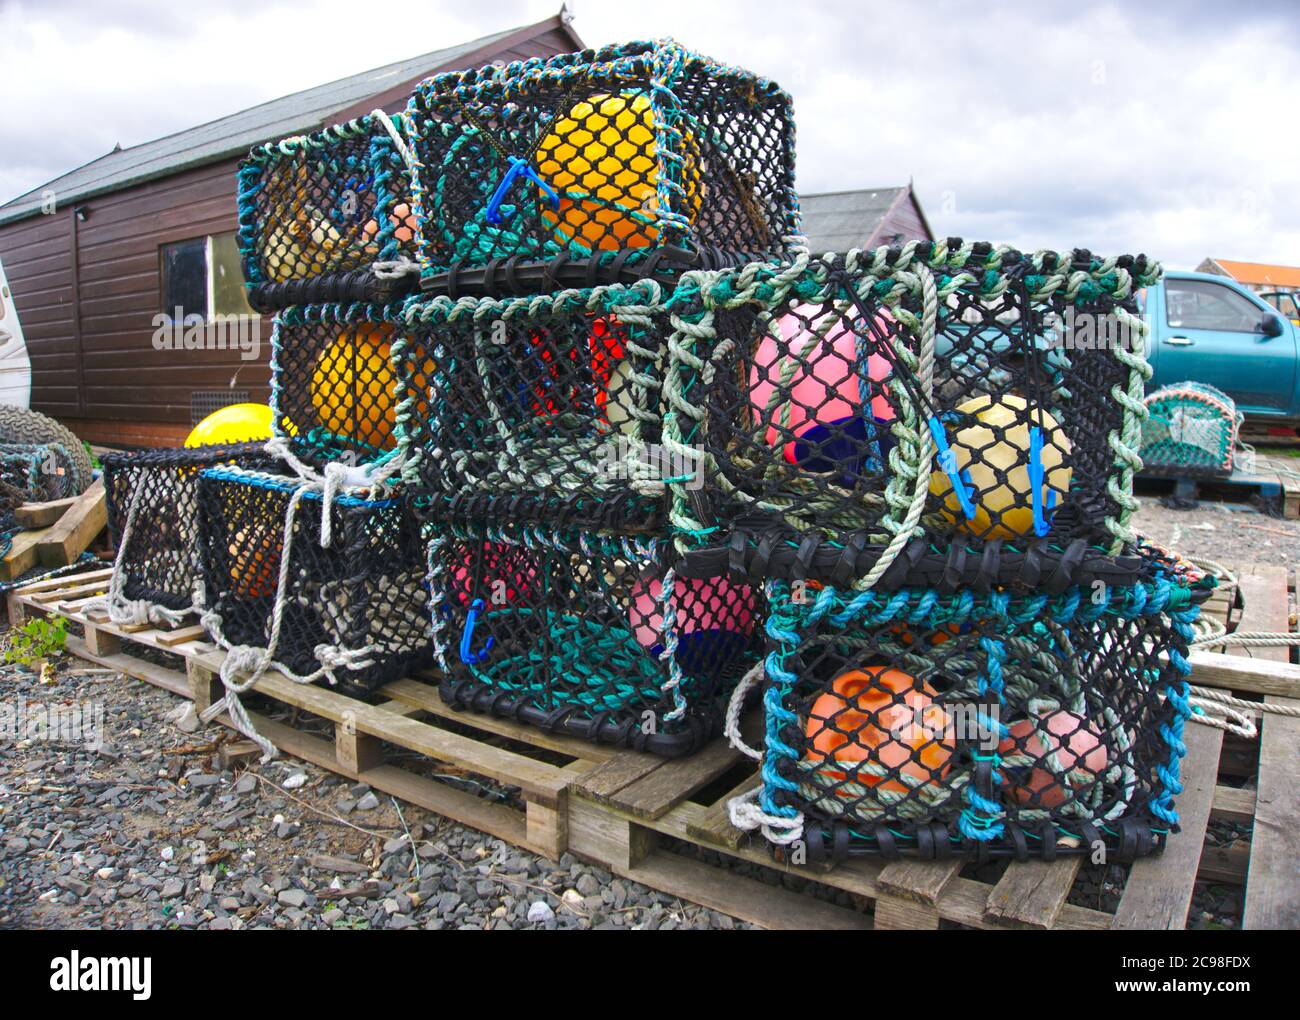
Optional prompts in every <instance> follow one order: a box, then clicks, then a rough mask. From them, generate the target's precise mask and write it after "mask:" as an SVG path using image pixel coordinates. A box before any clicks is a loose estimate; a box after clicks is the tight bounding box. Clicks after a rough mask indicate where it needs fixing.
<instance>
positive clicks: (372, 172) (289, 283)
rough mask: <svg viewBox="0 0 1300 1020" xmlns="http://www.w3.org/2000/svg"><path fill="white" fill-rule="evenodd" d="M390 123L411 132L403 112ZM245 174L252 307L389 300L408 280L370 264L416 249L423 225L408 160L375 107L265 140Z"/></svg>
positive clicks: (242, 194)
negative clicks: (378, 273) (412, 195)
mask: <svg viewBox="0 0 1300 1020" xmlns="http://www.w3.org/2000/svg"><path fill="white" fill-rule="evenodd" d="M392 124H393V127H394V131H396V132H397V134H398V135H399V137H404V133H405V127H404V125H405V121H404V119H403V118H402V117H401V116H396V117H393V118H392ZM238 179H239V245H240V254H241V256H242V259H243V267H244V279H245V281H246V282H247V284H248V290H249V302H250V304H252V305H253V307H255V308H261V309H273V308H279V307H285V306H287V305H291V304H301V303H312V302H322V301H344V300H358V301H364V300H381V299H383V298H382V295H384V294H389V293H392V292H394V291H396V290H398V289H400V288H401V287H402V284H401V283H400V282H399V280H398V279H387V278H380V277H376V275H375V274H374V272H373V271H372V270H373V267H374V265H375V263H380V264H381V265H382V264H384V263H394V262H397V261H399V260H402V259H410V258H412V257H413V256H414V254H415V232H416V225H415V216H414V214H413V212H412V209H411V198H410V176H409V173H408V172H407V168H406V163H405V160H404V159H403V157H402V155H401V153H400V152H399V150H398V148H397V146H396V144H395V143H394V141H393V138H392V136H391V135H390V134H389V133H388V131H387V130H386V129H385V128H384V126H383V125H382V123H380V122H379V121H378V120H377V119H376V118H375V117H374V116H372V115H369V114H367V115H366V116H364V117H358V118H356V119H355V120H351V121H347V122H346V123H343V124H337V125H334V126H333V127H330V128H326V129H325V130H323V131H318V132H316V133H314V134H310V135H301V136H296V137H293V138H286V139H284V140H282V141H279V142H272V143H269V144H266V145H261V146H258V147H257V148H255V149H253V150H252V152H250V153H249V155H248V157H247V158H246V159H245V160H244V161H243V162H242V163H241V164H240V167H239V174H238ZM405 281H406V286H407V287H408V288H409V286H410V285H412V284H413V283H414V276H413V275H410V276H407V277H405Z"/></svg>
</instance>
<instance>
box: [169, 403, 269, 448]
mask: <svg viewBox="0 0 1300 1020" xmlns="http://www.w3.org/2000/svg"><path fill="white" fill-rule="evenodd" d="M270 438H271V409H270V408H269V407H267V406H266V405H265V404H231V405H229V406H228V407H223V408H221V409H220V410H217V411H213V412H212V413H211V414H210V415H208V416H207V417H206V418H204V419H203V420H202V421H201V422H199V423H198V424H197V425H195V426H194V429H193V431H191V432H190V434H189V435H188V436H187V437H186V438H185V447H186V449H190V450H192V449H194V448H195V447H197V446H221V445H224V444H227V443H251V442H256V441H259V440H262V439H270Z"/></svg>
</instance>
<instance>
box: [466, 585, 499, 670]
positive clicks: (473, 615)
mask: <svg viewBox="0 0 1300 1020" xmlns="http://www.w3.org/2000/svg"><path fill="white" fill-rule="evenodd" d="M481 612H483V600H482V599H475V600H474V601H473V602H471V603H470V606H469V615H468V616H466V617H465V629H464V631H462V632H461V635H460V661H461V662H463V663H465V664H466V665H469V666H476V665H478V664H479V663H480V662H482V661H483V660H484V659H486V658H487V657H488V652H490V651H491V650H492V645H493V644H494V643H495V642H496V638H494V637H489V638H488V639H487V644H485V645H484V646H483V651H481V652H471V651H470V645H472V644H473V643H474V624H476V623H478V616H479V613H481Z"/></svg>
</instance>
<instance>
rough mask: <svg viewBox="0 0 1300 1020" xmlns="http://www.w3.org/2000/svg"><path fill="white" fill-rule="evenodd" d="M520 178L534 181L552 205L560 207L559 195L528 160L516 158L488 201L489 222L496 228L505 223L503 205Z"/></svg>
mask: <svg viewBox="0 0 1300 1020" xmlns="http://www.w3.org/2000/svg"><path fill="white" fill-rule="evenodd" d="M520 177H527V178H528V179H529V180H530V181H533V182H534V183H535V184H536V185H537V186H538V187H539V188H541V189H542V191H544V192H545V193H546V197H547V198H548V199H549V200H550V203H551V205H553V206H554V207H555V208H556V209H558V208H559V207H560V196H559V193H558V192H557V191H556V190H555V189H554V188H552V187H551V186H550V185H549V184H547V183H546V182H545V181H544V180H542V178H541V177H540V176H539V175H538V173H537V171H536V170H534V169H533V165H532V164H531V163H529V162H528V160H526V159H522V158H520V157H519V156H516V157H515V158H514V159H513V160H511V161H510V169H509V170H507V171H506V173H505V176H504V177H502V178H501V183H500V184H498V185H497V190H496V191H494V192H492V197H491V198H489V199H488V204H487V221H488V222H489V223H491V224H492V225H493V226H494V227H499V226H501V224H502V223H503V222H505V219H504V217H503V216H502V215H501V203H502V202H503V201H505V197H506V195H508V194H509V193H510V189H511V188H512V187H514V184H515V181H516V180H518V179H519V178H520ZM507 208H510V207H507ZM511 212H512V213H513V209H511Z"/></svg>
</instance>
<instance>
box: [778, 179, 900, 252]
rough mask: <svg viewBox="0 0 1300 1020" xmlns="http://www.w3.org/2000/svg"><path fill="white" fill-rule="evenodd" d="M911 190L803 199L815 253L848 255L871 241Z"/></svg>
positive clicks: (805, 226) (810, 244) (836, 193)
mask: <svg viewBox="0 0 1300 1020" xmlns="http://www.w3.org/2000/svg"><path fill="white" fill-rule="evenodd" d="M911 190H912V189H911V186H910V185H906V184H905V185H903V186H901V187H897V188H869V189H866V190H863V191H832V192H824V193H822V194H816V195H800V196H799V212H800V214H801V215H802V217H803V230H804V234H806V235H807V237H808V247H809V248H810V249H811V250H812V251H813V252H825V251H848V250H849V249H850V248H861V247H863V246H865V245H866V244H867V243H868V241H870V240H871V238H872V236H873V235H874V234H875V232H876V230H877V228H879V226H880V225H881V223H883V222H884V220H885V217H887V216H888V215H889V214H890V212H892V211H893V209H894V207H895V206H896V205H898V203H900V202H902V201H903V200H904V199H906V198H907V196H908V195H910V194H911Z"/></svg>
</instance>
